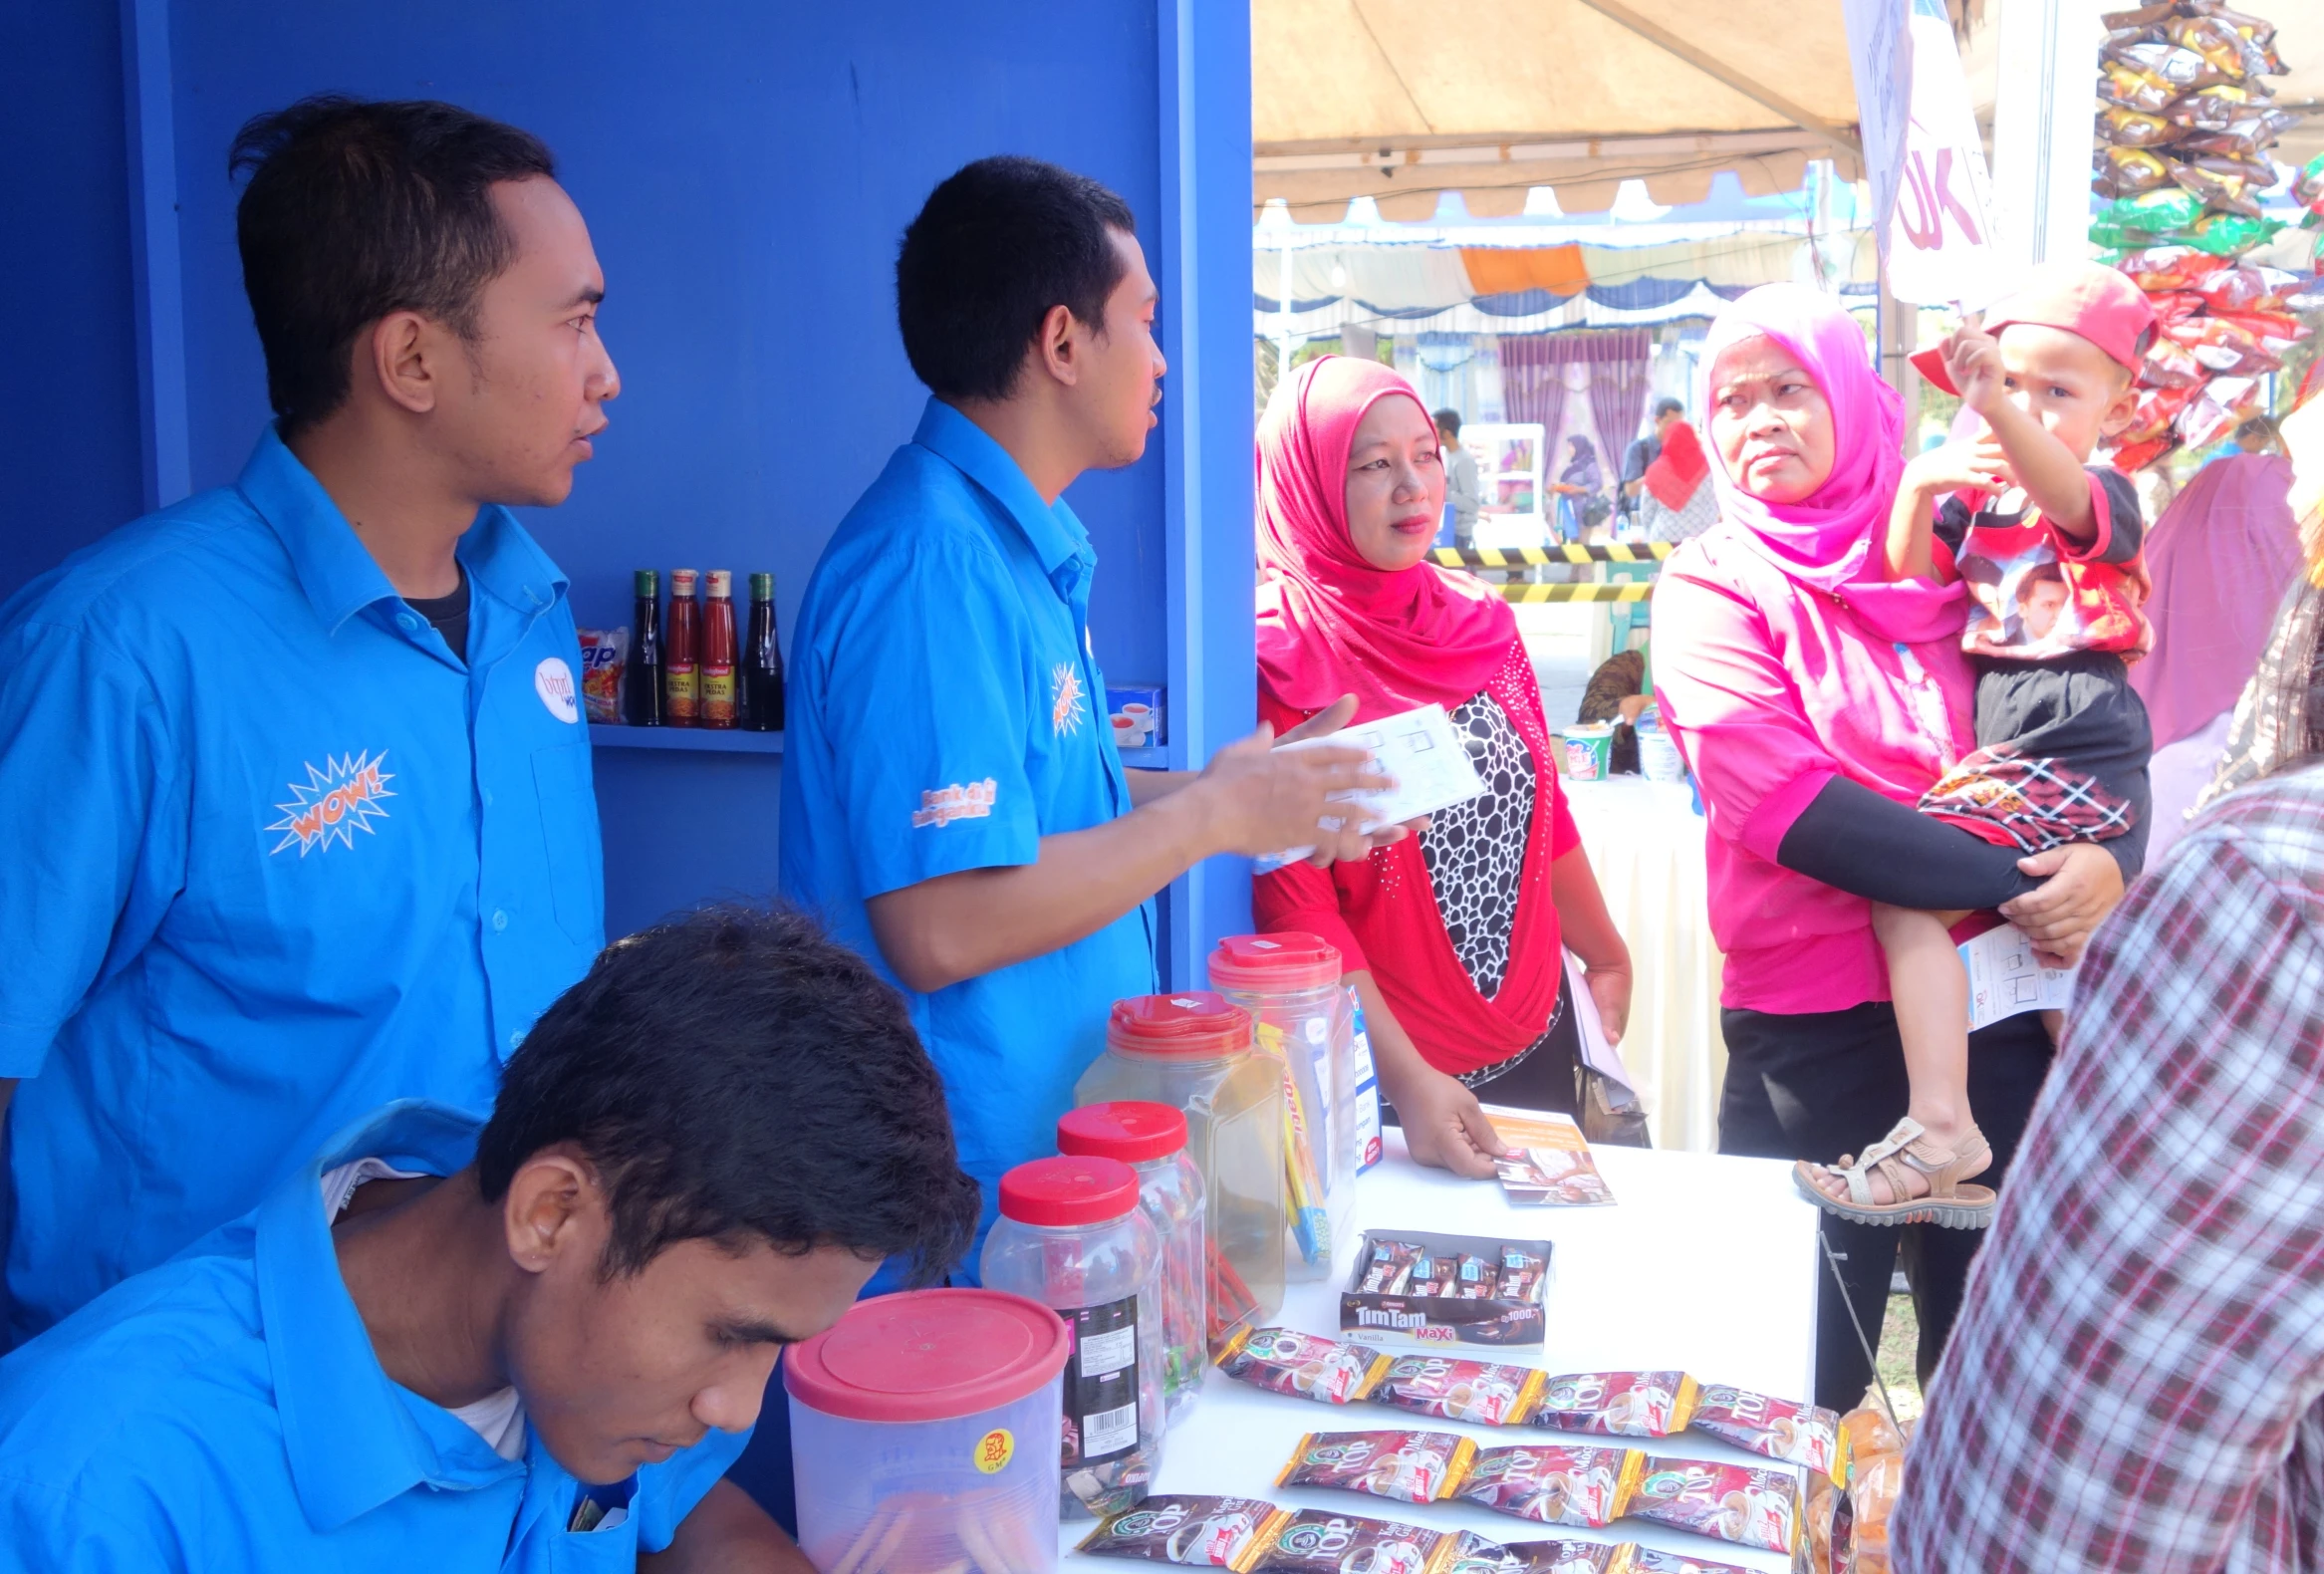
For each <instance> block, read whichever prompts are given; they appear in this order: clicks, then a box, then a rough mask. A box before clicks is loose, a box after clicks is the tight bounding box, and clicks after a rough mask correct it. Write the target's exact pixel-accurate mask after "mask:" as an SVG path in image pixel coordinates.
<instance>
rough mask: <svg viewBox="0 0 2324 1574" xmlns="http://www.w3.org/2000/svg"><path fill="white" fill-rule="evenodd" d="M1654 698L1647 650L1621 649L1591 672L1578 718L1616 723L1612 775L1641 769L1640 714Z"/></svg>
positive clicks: (1610, 756)
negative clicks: (1639, 756) (1649, 692)
mask: <svg viewBox="0 0 2324 1574" xmlns="http://www.w3.org/2000/svg"><path fill="white" fill-rule="evenodd" d="M1650 702H1651V699H1650V696H1649V695H1648V693H1647V654H1646V652H1644V651H1617V652H1615V653H1614V654H1613V655H1612V656H1608V657H1607V658H1606V659H1605V660H1603V661H1601V662H1599V663H1598V669H1597V670H1596V671H1594V672H1592V673H1591V674H1590V681H1589V682H1588V684H1587V685H1585V686H1584V687H1583V689H1582V702H1581V704H1580V705H1579V706H1577V707H1576V709H1575V712H1574V719H1575V720H1576V721H1583V722H1588V721H1611V722H1613V723H1614V741H1613V744H1612V745H1611V747H1609V748H1608V750H1607V760H1606V773H1607V774H1608V775H1610V776H1636V775H1637V774H1638V773H1639V763H1638V718H1639V717H1640V716H1641V715H1643V714H1645V713H1646V708H1647V706H1648V704H1649V703H1650Z"/></svg>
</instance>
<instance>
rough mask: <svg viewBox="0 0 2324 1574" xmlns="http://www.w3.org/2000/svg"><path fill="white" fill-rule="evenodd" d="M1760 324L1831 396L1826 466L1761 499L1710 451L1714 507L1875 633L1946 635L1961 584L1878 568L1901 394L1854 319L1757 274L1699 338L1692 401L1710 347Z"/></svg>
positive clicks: (1756, 332) (1896, 459)
mask: <svg viewBox="0 0 2324 1574" xmlns="http://www.w3.org/2000/svg"><path fill="white" fill-rule="evenodd" d="M1762 336H1763V337H1765V338H1768V339H1772V340H1774V341H1775V342H1776V343H1777V344H1779V345H1781V346H1782V347H1783V348H1784V349H1786V350H1788V351H1790V352H1791V353H1792V354H1793V355H1794V356H1797V357H1798V358H1799V365H1800V369H1801V370H1802V371H1804V372H1806V373H1807V375H1808V376H1809V378H1811V379H1812V380H1813V381H1814V382H1815V385H1816V387H1817V388H1818V389H1819V390H1820V391H1821V392H1822V393H1823V395H1824V398H1825V400H1826V402H1828V403H1829V404H1830V405H1831V406H1832V425H1833V456H1832V473H1831V475H1830V476H1829V477H1828V478H1827V479H1826V480H1825V482H1824V484H1823V485H1822V486H1821V487H1820V488H1818V489H1817V490H1816V491H1815V492H1814V493H1813V494H1811V495H1810V496H1808V497H1806V498H1803V499H1802V500H1801V501H1799V502H1796V503H1768V502H1762V501H1761V500H1760V499H1758V498H1756V497H1753V496H1751V495H1750V494H1749V493H1748V492H1745V491H1744V490H1743V489H1742V488H1741V487H1739V486H1737V485H1736V484H1735V483H1734V481H1733V480H1732V479H1730V478H1729V477H1728V475H1727V471H1726V465H1725V464H1724V463H1723V462H1718V463H1713V464H1712V465H1711V467H1710V480H1711V485H1712V486H1713V487H1714V488H1715V489H1716V492H1717V496H1718V508H1719V518H1720V519H1721V520H1722V521H1724V522H1725V523H1726V525H1727V526H1728V528H1729V529H1730V530H1731V531H1732V532H1733V533H1734V535H1735V536H1736V538H1737V539H1738V540H1740V541H1741V542H1742V543H1743V544H1744V545H1745V546H1746V547H1747V548H1748V549H1749V550H1750V551H1751V552H1752V553H1753V554H1755V555H1756V556H1758V557H1760V558H1763V559H1764V560H1766V561H1767V562H1768V563H1770V564H1772V565H1773V566H1774V567H1775V568H1776V569H1777V570H1779V571H1780V572H1781V573H1782V574H1784V575H1785V576H1786V577H1787V578H1789V579H1791V580H1792V581H1794V582H1795V583H1797V584H1798V585H1799V586H1801V587H1802V588H1803V589H1805V590H1807V591H1810V592H1812V593H1816V594H1820V595H1826V596H1830V597H1833V598H1834V599H1835V600H1837V601H1839V602H1841V603H1842V604H1843V605H1845V606H1846V607H1848V608H1849V610H1851V611H1852V612H1854V613H1855V614H1856V615H1857V617H1858V618H1859V619H1861V620H1862V621H1863V622H1864V623H1865V624H1866V625H1867V626H1868V627H1869V628H1871V629H1872V630H1873V632H1874V633H1876V634H1878V635H1879V636H1880V637H1881V638H1882V639H1884V640H1896V641H1901V642H1903V643H1905V644H1908V645H1926V644H1929V643H1932V642H1934V641H1937V640H1942V639H1945V638H1947V637H1948V636H1952V637H1957V636H1958V635H1959V633H1960V630H1961V619H1962V602H1963V597H1964V595H1965V592H1964V590H1963V588H1962V587H1961V586H1959V585H1949V586H1938V585H1937V584H1934V583H1933V582H1931V581H1928V580H1907V581H1903V582H1901V583H1897V584H1884V583H1882V582H1881V580H1880V578H1879V573H1880V570H1879V566H1878V562H1877V560H1876V558H1875V556H1874V542H1875V539H1876V537H1877V535H1878V534H1879V533H1880V532H1883V531H1885V530H1887V529H1888V523H1889V510H1890V509H1891V507H1893V506H1894V505H1895V502H1896V497H1897V483H1898V480H1899V478H1900V477H1902V475H1903V474H1904V469H1905V458H1904V452H1903V448H1904V424H1905V422H1904V403H1903V401H1902V400H1901V399H1899V398H1898V397H1897V391H1896V390H1895V389H1892V388H1890V387H1889V386H1888V385H1887V384H1886V383H1883V382H1882V381H1881V380H1880V377H1879V375H1878V374H1877V373H1876V372H1875V371H1874V370H1873V365H1872V359H1871V356H1870V355H1869V354H1868V353H1867V351H1866V349H1865V344H1864V330H1863V329H1861V328H1859V327H1857V325H1856V321H1855V319H1853V318H1851V317H1850V316H1849V315H1848V314H1847V313H1846V312H1844V311H1842V310H1841V309H1840V307H1839V306H1838V305H1837V304H1836V303H1834V302H1833V301H1832V300H1831V299H1830V298H1829V297H1828V296H1826V295H1824V294H1823V293H1822V292H1821V291H1818V290H1814V289H1811V288H1809V287H1808V286H1806V285H1804V284H1764V285H1761V286H1760V287H1759V288H1757V289H1755V290H1751V291H1749V292H1747V293H1746V294H1744V295H1742V296H1740V297H1738V298H1737V299H1735V300H1733V301H1731V302H1729V303H1728V304H1727V306H1726V308H1725V309H1724V310H1723V311H1721V312H1720V313H1719V314H1718V316H1717V318H1716V319H1714V320H1713V321H1712V323H1711V325H1710V334H1709V338H1708V340H1707V342H1706V343H1705V344H1704V346H1703V351H1702V375H1703V380H1704V383H1705V385H1706V387H1705V388H1704V391H1703V396H1702V400H1701V404H1702V408H1703V409H1704V410H1705V411H1711V412H1714V413H1715V405H1714V404H1713V402H1712V398H1711V390H1710V389H1709V388H1708V387H1707V384H1708V381H1709V378H1710V375H1711V372H1712V369H1713V368H1715V367H1716V365H1717V363H1718V357H1719V353H1720V352H1721V351H1723V350H1725V349H1727V348H1728V347H1729V346H1732V345H1736V344H1740V343H1742V342H1743V341H1744V340H1746V339H1752V338H1757V337H1762Z"/></svg>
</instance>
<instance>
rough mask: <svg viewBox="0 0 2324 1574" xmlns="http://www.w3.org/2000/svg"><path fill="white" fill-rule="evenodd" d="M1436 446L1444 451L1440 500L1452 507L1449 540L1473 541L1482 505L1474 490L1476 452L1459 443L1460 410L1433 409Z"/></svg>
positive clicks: (1466, 544)
mask: <svg viewBox="0 0 2324 1574" xmlns="http://www.w3.org/2000/svg"><path fill="white" fill-rule="evenodd" d="M1434 419H1435V422H1436V446H1437V447H1439V448H1441V449H1442V450H1443V451H1444V456H1445V457H1444V501H1445V503H1446V504H1447V505H1448V506H1449V507H1450V508H1451V510H1452V544H1453V545H1454V546H1456V547H1473V546H1475V545H1476V516H1477V513H1478V512H1479V510H1481V509H1482V508H1483V507H1484V501H1485V500H1484V494H1483V492H1481V491H1480V490H1478V482H1477V475H1476V455H1475V454H1473V453H1470V452H1469V451H1468V450H1467V449H1466V448H1464V447H1462V446H1461V444H1460V411H1458V410H1456V409H1452V408H1449V407H1447V408H1444V409H1440V410H1438V411H1436V413H1435V416H1434Z"/></svg>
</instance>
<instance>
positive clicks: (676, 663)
mask: <svg viewBox="0 0 2324 1574" xmlns="http://www.w3.org/2000/svg"><path fill="white" fill-rule="evenodd" d="M697 578H699V576H698V575H696V574H695V572H694V571H693V570H692V569H671V570H670V571H669V628H668V629H667V630H666V631H665V632H664V634H663V636H662V642H661V691H662V695H663V697H664V698H665V699H666V701H667V703H666V704H664V705H663V707H662V711H663V715H662V719H663V720H664V721H666V722H667V723H668V724H669V725H671V726H673V727H690V726H692V725H694V724H695V722H696V721H697V719H699V716H700V713H701V699H702V686H701V672H700V667H699V663H700V661H701V656H702V604H701V603H700V602H698V601H696V600H695V599H694V581H695V580H696V579H697Z"/></svg>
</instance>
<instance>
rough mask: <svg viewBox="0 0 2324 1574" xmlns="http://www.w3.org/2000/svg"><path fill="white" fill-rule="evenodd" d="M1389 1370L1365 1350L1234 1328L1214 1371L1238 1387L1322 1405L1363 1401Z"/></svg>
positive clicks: (1282, 1332) (1293, 1333)
mask: <svg viewBox="0 0 2324 1574" xmlns="http://www.w3.org/2000/svg"><path fill="white" fill-rule="evenodd" d="M1389 1366H1390V1361H1389V1357H1387V1356H1386V1355H1383V1354H1382V1353H1381V1352H1380V1351H1377V1350H1374V1349H1373V1348H1371V1347H1370V1346H1369V1345H1352V1344H1342V1343H1340V1342H1339V1341H1338V1340H1336V1339H1326V1338H1324V1337H1323V1336H1321V1335H1320V1334H1303V1333H1301V1332H1299V1331H1298V1330H1297V1329H1295V1328H1258V1329H1251V1328H1243V1329H1237V1330H1236V1331H1235V1332H1234V1334H1233V1335H1231V1336H1230V1337H1229V1338H1228V1339H1227V1342H1226V1348H1225V1349H1223V1350H1222V1351H1220V1352H1219V1356H1218V1370H1219V1371H1221V1372H1224V1373H1225V1374H1226V1375H1227V1376H1228V1377H1230V1378H1233V1379H1234V1380H1235V1381H1236V1382H1238V1383H1248V1384H1250V1385H1251V1386H1252V1387H1254V1388H1263V1389H1265V1390H1266V1391H1267V1392H1268V1393H1270V1394H1292V1395H1296V1396H1297V1397H1299V1398H1301V1399H1312V1400H1320V1401H1322V1402H1323V1403H1324V1404H1326V1405H1351V1404H1354V1403H1355V1402H1356V1401H1357V1400H1360V1399H1365V1398H1368V1397H1369V1396H1370V1395H1371V1393H1372V1391H1373V1389H1374V1388H1375V1387H1376V1386H1378V1384H1379V1383H1380V1381H1381V1379H1383V1378H1384V1377H1386V1376H1387V1375H1388V1372H1389Z"/></svg>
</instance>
